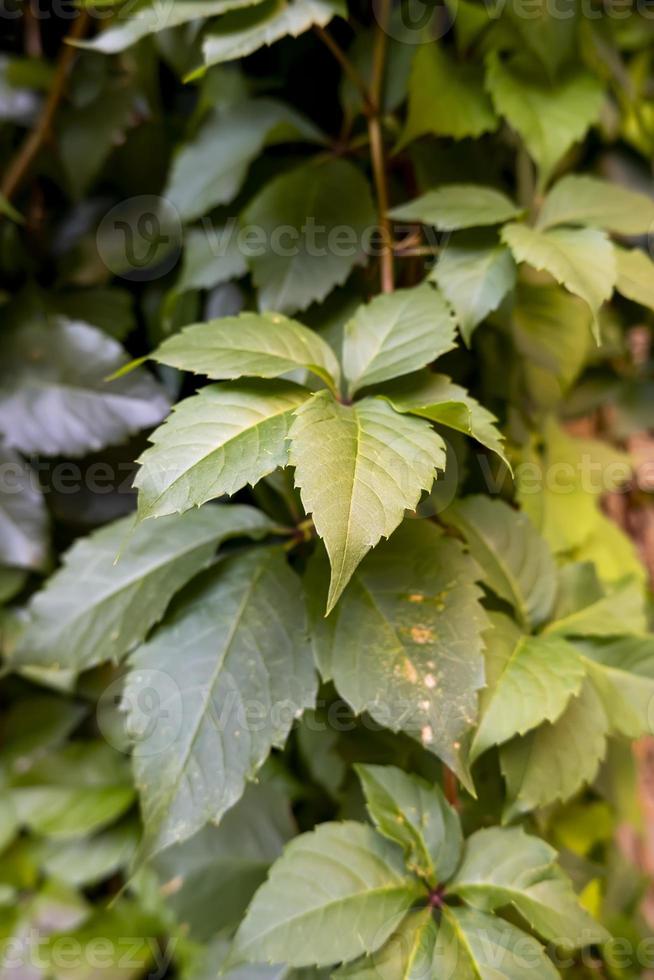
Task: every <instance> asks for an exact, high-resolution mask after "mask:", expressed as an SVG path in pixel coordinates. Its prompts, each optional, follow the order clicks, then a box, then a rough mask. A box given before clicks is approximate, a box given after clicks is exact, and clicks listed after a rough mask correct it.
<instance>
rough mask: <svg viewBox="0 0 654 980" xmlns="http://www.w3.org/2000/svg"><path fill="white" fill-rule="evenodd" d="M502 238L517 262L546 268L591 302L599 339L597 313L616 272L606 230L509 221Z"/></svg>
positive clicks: (607, 293) (613, 283)
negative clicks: (540, 227)
mask: <svg viewBox="0 0 654 980" xmlns="http://www.w3.org/2000/svg"><path fill="white" fill-rule="evenodd" d="M502 240H503V241H504V242H506V244H507V245H508V246H509V248H510V249H511V251H512V252H513V257H514V258H515V260H516V262H527V263H529V265H531V266H533V268H534V269H539V270H543V269H544V270H545V272H549V274H550V275H551V276H553V277H554V278H555V279H556V281H557V282H560V283H561V285H563V286H565V287H566V289H569V290H570V292H571V293H574V294H575V295H576V296H580V297H581V298H582V299H583V300H584V301H585V302H586V303H587V304H588V306H589V307H590V310H591V313H592V314H593V321H594V327H595V337H596V339H597V341H598V343H599V323H598V320H597V314H598V312H599V308H600V306H601V305H602V303H604V302H605V301H606V300H608V299H610V298H611V294H612V292H613V287H614V285H615V282H616V276H617V272H616V263H615V255H614V251H613V246H612V245H611V243H610V241H609V240H608V238H607V237H606V234H605V233H604V232H603V231H598V230H597V229H595V228H554V229H552V230H551V231H538V230H537V229H535V228H529V227H528V226H527V225H520V224H510V225H505V227H504V228H503V229H502Z"/></svg>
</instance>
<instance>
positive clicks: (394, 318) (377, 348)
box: [343, 283, 456, 395]
mask: <svg viewBox="0 0 654 980" xmlns="http://www.w3.org/2000/svg"><path fill="white" fill-rule="evenodd" d="M455 330H456V323H455V321H454V318H453V317H452V314H451V312H450V310H449V309H448V307H447V304H446V303H445V301H444V300H443V297H442V296H441V295H440V293H439V292H438V291H437V290H436V289H434V288H433V287H432V286H429V285H427V284H426V283H423V284H422V285H420V286H416V287H414V288H413V289H398V290H397V291H396V292H394V293H390V294H387V295H384V294H382V295H380V296H376V297H375V298H374V299H373V300H371V302H370V303H367V304H366V305H365V306H361V307H359V309H358V310H357V312H356V313H355V314H354V317H353V318H352V319H351V320H350V321H349V322H348V323H346V325H345V332H344V342H343V370H344V373H345V376H346V378H347V380H348V382H349V384H348V391H349V394H350V395H353V394H354V393H355V392H356V391H359V389H361V388H365V387H367V386H368V385H375V384H379V383H380V382H382V381H389V380H390V379H391V378H395V377H397V376H398V375H401V374H410V373H411V372H412V371H416V370H417V369H418V368H421V367H424V366H425V365H426V364H430V363H431V362H432V361H435V360H436V358H437V357H440V356H441V354H445V353H446V351H448V350H452V349H453V348H454V347H455V346H456V344H455V342H454V333H455Z"/></svg>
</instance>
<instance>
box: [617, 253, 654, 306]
mask: <svg viewBox="0 0 654 980" xmlns="http://www.w3.org/2000/svg"><path fill="white" fill-rule="evenodd" d="M615 259H616V263H617V267H618V279H617V282H616V284H615V288H616V289H617V290H618V292H619V293H622V295H623V296H626V298H627V299H630V300H632V301H633V302H634V303H640V305H641V306H646V307H647V308H648V309H650V310H654V262H652V260H651V258H650V257H649V255H647V254H646V253H645V252H643V251H642V250H641V249H639V248H632V249H627V248H618V247H617V246H616V247H615Z"/></svg>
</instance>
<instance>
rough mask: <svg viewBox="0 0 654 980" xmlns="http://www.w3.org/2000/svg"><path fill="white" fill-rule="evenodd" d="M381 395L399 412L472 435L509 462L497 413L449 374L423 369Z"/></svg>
mask: <svg viewBox="0 0 654 980" xmlns="http://www.w3.org/2000/svg"><path fill="white" fill-rule="evenodd" d="M377 394H379V395H381V396H382V397H384V398H387V399H388V401H389V402H390V403H391V405H392V406H393V408H394V409H395V410H396V411H397V412H409V413H411V414H412V415H420V416H422V417H423V418H426V419H429V420H430V421H431V422H439V423H440V424H441V425H446V426H448V427H449V428H450V429H456V430H457V431H458V432H463V433H465V435H468V436H472V437H473V439H476V440H477V442H480V443H481V444H482V446H486V447H487V449H490V450H492V452H494V453H497V455H498V456H499V457H500V459H503V460H504V461H505V462H506V459H505V456H504V447H503V443H504V437H503V436H502V434H501V432H500V431H499V430H498V429H497V428H496V426H495V422H496V421H497V419H496V418H495V416H494V415H492V414H491V413H490V412H489V411H488V410H487V409H485V408H484V407H483V406H482V405H480V404H479V402H477V401H475V399H474V398H472V396H471V395H469V394H468V392H467V391H466V390H465V388H461V387H460V386H459V385H455V384H452V382H451V380H450V379H449V378H448V377H447V375H446V374H432V373H431V371H429V372H428V371H421V372H420V373H419V374H414V375H412V377H410V378H406V379H404V378H402V379H400V380H398V381H397V382H393V383H392V384H387V385H384V387H383V388H380V389H379V390H378V392H377ZM507 466H508V463H507Z"/></svg>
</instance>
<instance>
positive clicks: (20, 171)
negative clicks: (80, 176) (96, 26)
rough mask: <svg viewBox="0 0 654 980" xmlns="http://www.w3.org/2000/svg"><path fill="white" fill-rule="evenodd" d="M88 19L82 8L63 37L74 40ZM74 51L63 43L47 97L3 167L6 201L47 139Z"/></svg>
mask: <svg viewBox="0 0 654 980" xmlns="http://www.w3.org/2000/svg"><path fill="white" fill-rule="evenodd" d="M89 22H90V15H89V13H88V11H86V10H85V11H83V12H82V13H81V14H80V16H79V17H78V18H77V20H76V21H75V23H74V24H73V28H72V30H71V32H70V35H69V37H68V38H66V39H65V40H67V41H68V40H71V41H76V40H79V38H81V37H83V36H84V34H85V33H86V30H87V28H88V25H89ZM76 54H77V49H76V48H74V47H72V46H71V45H69V44H64V45H63V46H62V48H61V51H60V53H59V58H58V59H57V65H56V68H55V73H54V77H53V79H52V85H51V87H50V91H49V93H48V97H47V99H46V100H45V102H44V103H43V108H42V110H41V114H40V115H39V117H38V119H37V120H36V124H35V125H34V128H33V129H32V130H31V131H30V133H29V134H28V135H27V137H26V138H25V140H24V142H23V143H22V144H21V146H20V148H19V150H18V153H17V154H16V156H15V157H14V158H13V160H12V161H11V163H10V164H9V167H8V168H7V170H6V172H5V174H4V177H3V178H2V184H0V194H2V195H3V197H4V198H5V199H6V200H7V201H10V200H11V199H12V197H13V196H14V194H16V192H17V191H18V189H19V187H20V186H21V184H22V183H23V181H24V179H25V177H26V176H27V174H28V173H29V170H30V167H31V166H32V164H33V162H34V160H35V159H36V157H37V155H38V153H39V151H40V149H41V147H42V146H43V144H44V143H45V142H46V140H47V139H48V137H49V135H50V132H51V130H52V124H53V122H54V118H55V115H56V113H57V109H58V108H59V104H60V102H61V100H62V99H63V97H64V93H65V91H66V82H67V81H68V76H69V74H70V70H71V68H72V65H73V61H74V59H75V55H76Z"/></svg>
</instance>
